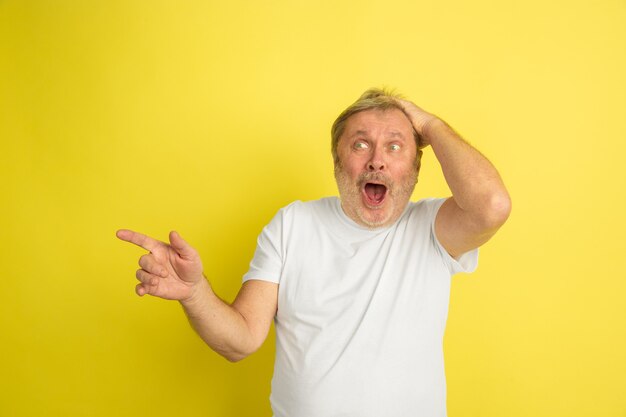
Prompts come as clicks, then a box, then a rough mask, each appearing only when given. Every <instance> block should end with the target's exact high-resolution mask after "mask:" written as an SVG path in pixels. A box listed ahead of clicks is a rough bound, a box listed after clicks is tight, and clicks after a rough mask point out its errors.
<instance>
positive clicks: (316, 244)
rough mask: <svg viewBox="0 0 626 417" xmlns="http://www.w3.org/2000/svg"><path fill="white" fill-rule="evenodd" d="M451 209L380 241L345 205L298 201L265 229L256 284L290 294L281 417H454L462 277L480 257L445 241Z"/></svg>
mask: <svg viewBox="0 0 626 417" xmlns="http://www.w3.org/2000/svg"><path fill="white" fill-rule="evenodd" d="M444 201H445V199H425V200H420V201H418V202H410V203H409V204H408V206H407V208H406V209H405V211H404V213H403V214H402V216H401V217H400V219H398V221H397V222H396V223H394V224H393V225H392V226H389V227H387V228H381V229H376V230H370V229H366V228H364V227H362V226H359V225H358V224H356V223H355V222H354V221H352V220H351V219H350V218H348V217H347V216H346V215H345V213H344V212H343V210H342V208H341V203H340V201H339V199H338V198H336V197H331V198H325V199H321V200H316V201H310V202H305V203H303V202H300V201H296V202H294V203H292V204H290V205H288V206H287V207H284V208H283V209H281V210H280V211H279V212H278V214H277V215H276V216H275V217H274V218H273V219H272V221H271V222H270V224H268V225H267V226H266V227H265V228H264V229H263V231H262V233H261V235H260V236H259V239H258V245H257V249H256V252H255V255H254V258H253V260H252V262H251V263H250V270H249V271H248V272H247V273H246V274H245V275H244V281H247V280H249V279H259V280H264V281H271V282H275V283H278V284H279V290H278V312H277V314H276V318H275V325H276V362H275V365H274V377H273V379H272V394H271V396H270V401H271V404H272V409H273V412H274V415H275V416H276V417H334V416H342V417H344V416H345V417H347V416H353V417H368V416H372V417H374V416H375V417H380V416H386V417H401V416H402V417H404V416H414V417H435V416H437V417H441V416H445V415H446V381H445V373H444V366H443V335H444V329H445V324H446V319H447V315H448V303H449V294H450V277H451V275H452V274H454V273H457V272H472V271H473V270H474V269H475V268H476V265H477V260H478V250H473V251H471V252H468V253H466V254H464V255H462V256H461V257H459V259H458V260H455V259H454V258H452V257H451V256H450V255H449V254H448V253H447V252H446V250H445V249H444V248H443V247H442V246H441V244H440V243H439V242H438V241H437V238H436V237H435V231H434V220H435V216H436V214H437V210H438V209H439V207H440V206H441V204H442V203H443V202H444Z"/></svg>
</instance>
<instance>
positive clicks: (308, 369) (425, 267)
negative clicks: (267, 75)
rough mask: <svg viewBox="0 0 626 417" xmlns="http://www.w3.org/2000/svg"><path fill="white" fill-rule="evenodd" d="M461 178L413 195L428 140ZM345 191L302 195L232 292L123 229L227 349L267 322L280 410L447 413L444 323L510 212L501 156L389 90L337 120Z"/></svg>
mask: <svg viewBox="0 0 626 417" xmlns="http://www.w3.org/2000/svg"><path fill="white" fill-rule="evenodd" d="M429 145H430V146H431V147H432V149H433V151H434V153H435V156H436V157H437V160H438V161H439V163H440V165H441V168H442V170H443V173H444V176H445V178H446V181H447V183H448V185H449V187H450V190H451V191H452V195H453V196H452V197H450V198H448V199H425V200H420V201H418V202H415V203H413V202H409V198H410V196H411V193H412V191H413V188H414V186H415V184H416V182H417V176H418V173H419V168H420V158H421V155H422V151H421V148H424V147H426V146H429ZM332 154H333V157H334V161H335V177H336V180H337V186H338V189H339V195H340V198H339V199H337V198H336V197H333V198H325V199H321V200H317V201H311V202H306V203H302V202H295V203H292V204H290V205H289V206H287V207H285V208H283V209H281V210H280V211H279V212H278V214H277V215H276V216H275V217H274V219H273V220H272V221H271V222H270V224H268V225H267V226H266V227H265V228H264V229H263V232H262V233H261V235H260V236H259V239H258V246H257V250H256V252H255V255H254V258H253V260H252V262H251V264H250V269H249V271H248V272H247V273H246V274H245V276H244V283H243V285H242V287H241V290H240V292H239V294H238V295H237V297H236V299H235V301H234V302H233V303H232V305H228V304H226V303H225V302H223V301H222V300H220V299H219V298H218V297H217V296H216V295H215V293H214V292H213V291H212V290H211V286H210V284H209V282H208V281H207V280H206V279H205V277H204V276H203V268H202V263H201V261H200V257H199V256H198V253H197V252H196V251H195V250H194V249H193V248H192V247H191V246H189V245H188V244H187V243H186V242H185V241H184V240H183V239H182V238H181V237H180V236H179V235H178V234H177V233H176V232H171V233H170V236H169V240H170V243H169V244H167V243H163V242H159V241H156V240H154V239H151V238H149V237H147V236H144V235H142V234H139V233H135V232H132V231H129V230H120V231H118V233H117V236H118V237H119V238H120V239H122V240H125V241H128V242H131V243H134V244H137V245H139V246H141V247H143V248H145V249H146V250H148V251H150V253H149V254H146V255H144V256H142V257H141V258H140V260H139V265H140V266H141V269H140V270H138V271H137V278H138V280H139V281H140V283H139V284H138V285H137V288H136V291H137V294H139V295H144V294H150V295H154V296H157V297H162V298H167V299H174V300H179V301H180V303H181V304H182V305H183V307H184V310H185V312H186V314H187V316H188V318H189V321H190V322H191V324H192V326H193V327H194V329H195V330H196V331H197V332H198V334H199V335H200V337H202V339H203V340H204V341H205V342H206V343H207V344H208V345H209V346H210V347H211V348H212V349H214V350H215V351H216V352H218V353H219V354H221V355H223V356H224V357H226V358H227V359H229V360H231V361H237V360H240V359H243V358H245V357H246V356H248V355H250V354H251V353H253V352H255V351H256V350H257V349H258V348H259V347H260V346H261V344H262V343H263V341H264V340H265V338H266V336H267V334H268V331H269V328H270V325H271V322H272V321H273V320H274V321H275V326H276V362H275V369H274V377H273V380H272V395H271V398H270V399H271V403H272V409H273V411H274V414H275V416H277V417H278V416H289V417H314V416H320V417H322V416H323V417H328V416H358V417H364V416H377V417H378V416H445V415H446V386H445V374H444V368H443V348H442V343H443V334H444V328H445V322H446V318H447V311H448V300H449V291H450V278H451V275H452V274H454V273H456V272H461V271H464V272H471V271H473V270H474V269H475V268H476V264H477V255H478V254H477V248H478V247H479V246H480V245H482V244H483V243H485V242H486V241H487V240H489V239H490V238H491V236H493V234H494V233H495V232H496V231H497V230H498V228H499V227H500V226H501V225H502V224H503V223H504V222H505V221H506V219H507V217H508V215H509V212H510V206H511V203H510V199H509V196H508V193H507V191H506V189H505V187H504V184H503V183H502V180H501V179H500V177H499V175H498V173H497V171H496V169H495V168H494V167H493V166H492V165H491V163H489V161H488V160H487V159H486V158H485V157H483V156H482V155H481V154H480V153H479V152H478V151H477V150H475V149H474V148H473V147H471V146H470V145H469V144H467V143H466V142H465V141H464V140H463V139H461V138H460V137H459V136H458V135H457V134H456V133H455V132H454V131H453V130H452V129H451V128H450V127H449V126H448V125H447V124H446V123H444V122H443V121H442V120H441V119H439V118H438V117H436V116H434V115H432V114H430V113H428V112H426V111H424V110H422V109H420V108H419V107H417V106H416V105H415V104H413V103H411V102H409V101H406V100H403V99H402V98H401V97H399V96H397V95H394V94H392V93H388V92H386V91H383V90H377V89H372V90H368V91H366V92H365V93H364V94H363V95H362V96H361V97H360V98H359V100H357V102H355V103H354V104H353V105H352V106H350V107H348V109H346V110H345V111H344V112H343V113H342V114H341V115H340V116H339V118H338V119H337V120H336V121H335V123H334V125H333V128H332Z"/></svg>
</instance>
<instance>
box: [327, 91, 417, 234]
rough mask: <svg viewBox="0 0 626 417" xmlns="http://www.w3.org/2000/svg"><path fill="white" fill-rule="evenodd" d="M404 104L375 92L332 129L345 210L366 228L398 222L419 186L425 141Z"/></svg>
mask: <svg viewBox="0 0 626 417" xmlns="http://www.w3.org/2000/svg"><path fill="white" fill-rule="evenodd" d="M400 98H401V97H400V96H398V95H396V94H393V93H390V92H386V91H384V90H379V89H370V90H368V91H366V92H365V93H364V94H363V95H362V96H361V97H360V98H359V99H358V100H357V101H356V102H355V103H354V104H352V105H351V106H350V107H348V108H347V109H346V110H344V112H343V113H341V115H340V116H339V117H338V118H337V120H336V121H335V123H334V124H333V127H332V131H331V132H332V154H333V159H334V161H335V178H336V180H337V186H338V188H339V194H340V197H341V205H342V207H343V210H344V212H345V213H346V214H347V215H348V217H350V218H351V219H352V220H354V221H355V222H356V223H358V224H360V225H362V226H365V227H369V228H377V227H383V226H388V225H390V224H392V223H393V222H395V221H396V220H397V219H398V218H399V217H400V215H401V214H402V212H403V211H404V209H405V207H406V205H407V203H408V201H409V198H410V197H411V194H412V192H413V189H414V187H415V183H416V182H417V174H418V172H419V167H420V159H421V154H422V152H421V151H420V150H419V149H418V143H419V137H418V135H417V133H416V132H415V130H414V129H413V126H412V124H411V122H410V120H409V118H408V117H407V116H406V114H405V113H404V110H403V108H402V105H401V104H400V102H399V101H398V100H399V99H400Z"/></svg>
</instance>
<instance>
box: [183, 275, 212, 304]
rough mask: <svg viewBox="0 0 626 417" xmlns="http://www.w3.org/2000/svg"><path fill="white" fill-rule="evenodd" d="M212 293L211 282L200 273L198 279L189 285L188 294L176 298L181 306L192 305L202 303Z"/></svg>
mask: <svg viewBox="0 0 626 417" xmlns="http://www.w3.org/2000/svg"><path fill="white" fill-rule="evenodd" d="M212 293H213V289H212V288H211V284H210V283H209V281H208V280H207V278H206V277H205V276H204V275H202V277H201V278H200V279H198V280H197V281H195V282H194V283H192V284H190V285H189V295H188V296H187V297H185V298H181V299H180V300H178V301H179V302H180V303H181V304H182V306H183V307H185V308H187V307H193V306H196V305H199V304H203V301H204V300H206V298H207V296H209V295H210V294H212Z"/></svg>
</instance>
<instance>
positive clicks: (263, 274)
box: [243, 209, 284, 284]
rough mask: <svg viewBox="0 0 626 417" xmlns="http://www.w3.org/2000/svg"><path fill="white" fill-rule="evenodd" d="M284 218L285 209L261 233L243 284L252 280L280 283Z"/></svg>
mask: <svg viewBox="0 0 626 417" xmlns="http://www.w3.org/2000/svg"><path fill="white" fill-rule="evenodd" d="M283 217H284V209H281V210H279V211H278V213H277V214H276V215H275V216H274V218H273V219H272V220H271V221H270V223H269V224H268V225H267V226H265V227H264V228H263V231H261V234H260V235H259V237H258V239H257V246H256V250H255V252H254V257H253V258H252V261H251V262H250V268H249V269H248V272H246V273H245V274H244V276H243V282H246V281H248V280H251V279H258V280H261V281H269V282H274V283H276V284H278V283H279V282H280V276H281V273H282V267H283V256H282V254H283V250H282V249H283V244H282V242H283V223H284V221H283Z"/></svg>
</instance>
